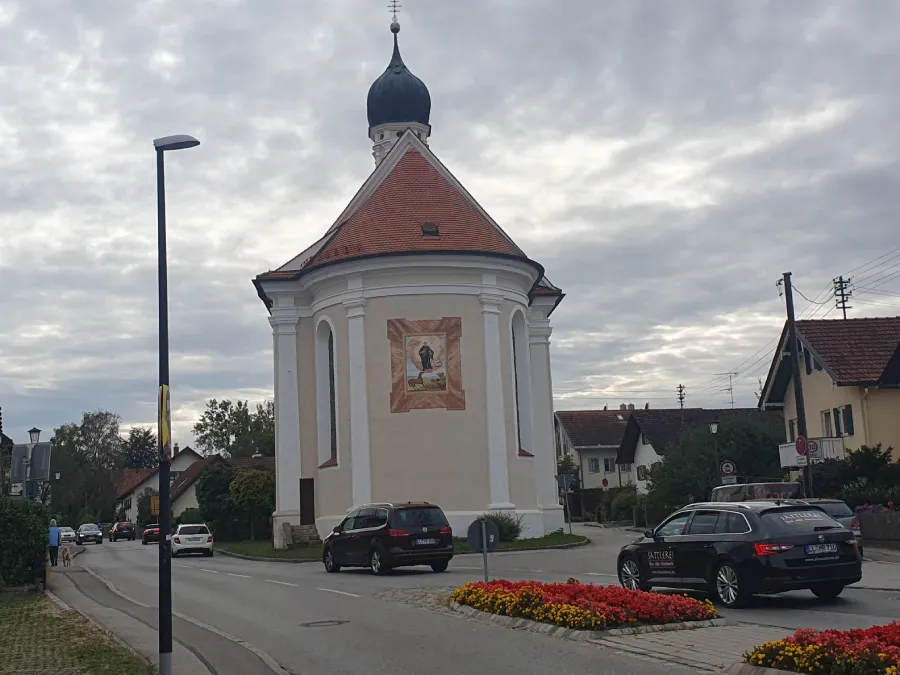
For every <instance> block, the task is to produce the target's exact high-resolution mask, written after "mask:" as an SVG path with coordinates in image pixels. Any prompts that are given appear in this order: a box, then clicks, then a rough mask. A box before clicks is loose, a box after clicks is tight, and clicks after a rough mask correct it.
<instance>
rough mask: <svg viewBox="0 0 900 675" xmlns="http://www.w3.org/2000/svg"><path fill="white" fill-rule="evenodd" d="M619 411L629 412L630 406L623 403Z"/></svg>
mask: <svg viewBox="0 0 900 675" xmlns="http://www.w3.org/2000/svg"><path fill="white" fill-rule="evenodd" d="M619 410H628V406H627V405H625V404H624V403H623V404H622V405H620V406H619Z"/></svg>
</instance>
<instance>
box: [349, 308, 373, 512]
mask: <svg viewBox="0 0 900 675" xmlns="http://www.w3.org/2000/svg"><path fill="white" fill-rule="evenodd" d="M343 304H344V309H345V310H346V312H347V336H348V340H349V343H350V359H349V362H350V480H351V483H352V494H353V504H354V505H358V504H366V503H368V502H371V501H372V458H371V449H370V446H369V401H368V392H367V389H366V386H367V385H366V324H365V321H366V319H365V317H366V299H365V298H364V297H357V298H352V299H350V300H345V301H344V303H343Z"/></svg>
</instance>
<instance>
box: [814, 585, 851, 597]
mask: <svg viewBox="0 0 900 675" xmlns="http://www.w3.org/2000/svg"><path fill="white" fill-rule="evenodd" d="M809 590H811V591H812V592H813V595H815V596H816V597H817V598H821V599H822V600H834V599H835V598H837V596H839V595H840V594H841V593H842V592H843V591H844V584H840V583H834V582H832V583H826V584H816V585H815V586H813V587H812V588H810V589H809Z"/></svg>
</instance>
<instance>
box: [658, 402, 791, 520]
mask: <svg viewBox="0 0 900 675" xmlns="http://www.w3.org/2000/svg"><path fill="white" fill-rule="evenodd" d="M781 439H782V430H781V428H780V425H774V424H768V423H764V422H758V421H755V420H744V419H736V420H729V421H727V422H722V423H720V424H719V429H718V433H717V434H716V436H715V438H714V437H713V435H712V434H711V433H709V429H707V428H706V427H705V426H703V427H693V428H690V429H688V430H686V431H685V432H684V433H683V434H682V436H681V438H680V439H679V441H678V442H677V443H676V444H675V446H674V447H672V448H671V449H670V450H669V451H668V452H667V453H666V458H665V461H663V462H661V463H659V464H658V465H656V466H654V467H653V468H652V469H651V470H650V485H649V493H650V494H649V499H650V501H651V503H652V504H653V505H654V506H661V507H665V508H674V507H677V506H680V505H683V504H686V503H687V502H688V501H689V499H690V497H691V496H693V498H694V500H695V501H700V500H704V499H708V498H709V496H710V493H711V492H712V489H713V488H714V487H715V486H716V485H719V484H720V483H721V481H720V480H719V463H720V462H722V461H724V460H726V459H728V460H731V461H732V462H734V463H735V465H736V466H737V470H738V475H739V476H740V480H742V481H743V480H747V481H754V480H780V479H781V476H782V475H783V471H782V469H781V466H780V462H779V457H778V444H779V443H780V442H781Z"/></svg>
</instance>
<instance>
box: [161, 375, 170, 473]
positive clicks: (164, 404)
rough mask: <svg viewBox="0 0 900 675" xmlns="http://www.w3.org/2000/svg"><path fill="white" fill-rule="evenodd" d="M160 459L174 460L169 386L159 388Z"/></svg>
mask: <svg viewBox="0 0 900 675" xmlns="http://www.w3.org/2000/svg"><path fill="white" fill-rule="evenodd" d="M159 443H160V455H161V456H160V459H172V415H171V412H170V409H169V385H167V384H163V385H160V387H159Z"/></svg>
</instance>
